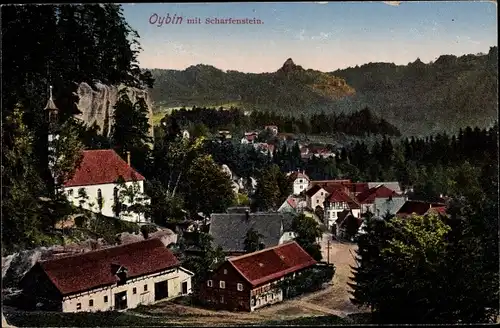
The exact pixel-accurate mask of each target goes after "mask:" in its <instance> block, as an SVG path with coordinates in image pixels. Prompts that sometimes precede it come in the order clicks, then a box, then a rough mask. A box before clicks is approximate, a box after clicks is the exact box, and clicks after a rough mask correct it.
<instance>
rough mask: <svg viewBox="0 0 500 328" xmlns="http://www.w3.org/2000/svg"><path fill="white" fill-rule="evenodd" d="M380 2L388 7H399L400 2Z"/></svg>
mask: <svg viewBox="0 0 500 328" xmlns="http://www.w3.org/2000/svg"><path fill="white" fill-rule="evenodd" d="M382 2H383V3H385V4H386V5H389V6H399V5H400V4H401V1H382Z"/></svg>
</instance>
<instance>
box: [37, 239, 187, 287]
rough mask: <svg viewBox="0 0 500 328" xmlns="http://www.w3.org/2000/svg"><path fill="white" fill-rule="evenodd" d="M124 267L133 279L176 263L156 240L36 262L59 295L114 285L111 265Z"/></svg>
mask: <svg viewBox="0 0 500 328" xmlns="http://www.w3.org/2000/svg"><path fill="white" fill-rule="evenodd" d="M112 264H115V265H118V266H122V267H125V268H126V269H127V278H134V277H139V276H143V275H146V274H151V273H155V272H159V271H162V270H165V269H168V268H172V267H177V266H179V261H178V260H177V258H176V257H175V256H174V255H173V254H172V252H171V251H170V250H169V249H167V248H166V247H165V245H164V244H163V243H162V242H161V240H159V239H156V238H154V239H147V240H144V241H140V242H136V243H130V244H126V245H121V246H116V247H110V248H106V249H102V250H98V251H92V252H87V253H83V254H78V255H74V256H69V257H63V258H59V259H54V260H48V261H42V262H38V264H37V265H39V266H40V267H41V269H42V270H43V271H45V273H46V274H47V276H48V277H49V279H50V280H51V281H52V283H53V284H54V285H55V286H56V288H57V289H58V290H59V291H60V292H61V294H63V295H68V294H74V293H78V292H83V291H87V290H91V289H94V288H97V287H100V286H106V285H111V284H114V283H116V282H117V281H118V278H117V277H116V276H115V275H114V274H113V273H112V270H111V265H112Z"/></svg>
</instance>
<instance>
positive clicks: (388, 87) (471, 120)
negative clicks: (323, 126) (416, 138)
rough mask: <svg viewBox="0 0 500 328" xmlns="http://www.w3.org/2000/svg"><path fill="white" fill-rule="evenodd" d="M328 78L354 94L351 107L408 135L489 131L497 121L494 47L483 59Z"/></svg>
mask: <svg viewBox="0 0 500 328" xmlns="http://www.w3.org/2000/svg"><path fill="white" fill-rule="evenodd" d="M331 74H332V75H334V76H340V77H343V78H344V79H345V80H346V82H347V83H348V84H349V85H351V86H352V87H353V88H354V89H355V90H356V95H355V96H353V97H351V98H350V102H351V106H353V107H354V108H358V107H360V106H364V105H366V106H369V107H370V108H372V109H373V110H374V111H375V112H377V113H378V114H379V115H381V116H383V117H384V118H385V119H386V120H388V121H389V122H391V123H393V124H395V125H396V126H398V127H399V128H400V129H401V130H402V131H406V132H409V133H412V134H429V133H436V132H439V131H442V130H447V131H449V132H456V131H457V130H458V129H459V128H464V127H466V126H467V125H470V126H479V127H490V126H491V125H492V124H493V121H494V120H495V119H496V118H497V111H498V95H497V92H498V91H497V90H498V47H492V48H490V51H489V53H488V54H483V55H465V56H461V57H456V56H451V55H443V56H440V57H439V58H438V59H437V60H436V61H435V62H433V63H429V64H424V63H422V62H421V61H420V60H419V59H417V60H416V61H414V62H413V63H410V64H408V65H402V66H396V65H394V64H389V63H370V64H366V65H363V66H360V67H354V68H347V69H343V70H337V71H334V72H332V73H331Z"/></svg>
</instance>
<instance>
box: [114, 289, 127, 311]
mask: <svg viewBox="0 0 500 328" xmlns="http://www.w3.org/2000/svg"><path fill="white" fill-rule="evenodd" d="M127 307H128V306H127V291H124V292H120V293H116V294H115V309H116V310H125V309H126V308H127Z"/></svg>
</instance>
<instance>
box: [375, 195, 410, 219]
mask: <svg viewBox="0 0 500 328" xmlns="http://www.w3.org/2000/svg"><path fill="white" fill-rule="evenodd" d="M406 201H407V197H406V196H401V197H387V198H382V197H379V198H375V201H374V213H373V214H374V215H375V216H377V217H384V216H385V215H387V214H389V215H396V214H397V213H398V211H399V210H400V208H401V207H402V206H403V205H404V204H405V202H406Z"/></svg>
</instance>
